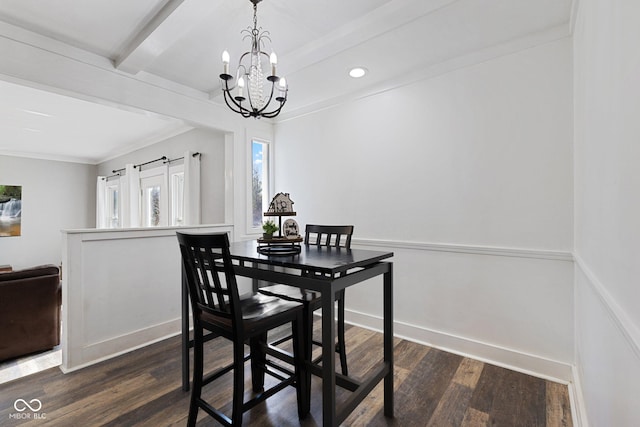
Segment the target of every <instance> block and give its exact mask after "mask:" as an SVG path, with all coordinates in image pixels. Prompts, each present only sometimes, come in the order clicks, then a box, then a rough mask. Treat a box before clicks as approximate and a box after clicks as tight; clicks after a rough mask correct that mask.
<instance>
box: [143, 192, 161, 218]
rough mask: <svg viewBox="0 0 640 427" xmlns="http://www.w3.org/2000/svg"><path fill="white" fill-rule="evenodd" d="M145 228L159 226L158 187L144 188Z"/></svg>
mask: <svg viewBox="0 0 640 427" xmlns="http://www.w3.org/2000/svg"><path fill="white" fill-rule="evenodd" d="M144 203H145V208H146V209H145V218H144V221H145V226H147V227H157V226H158V225H160V219H161V218H160V186H159V185H155V186H153V187H147V188H145V197H144Z"/></svg>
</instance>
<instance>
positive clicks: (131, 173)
mask: <svg viewBox="0 0 640 427" xmlns="http://www.w3.org/2000/svg"><path fill="white" fill-rule="evenodd" d="M125 171H126V174H125V175H124V176H123V177H120V191H121V194H122V196H121V202H122V227H123V228H136V227H140V170H139V169H138V168H134V167H133V164H132V163H128V164H127V165H126V167H125Z"/></svg>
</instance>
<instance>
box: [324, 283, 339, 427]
mask: <svg viewBox="0 0 640 427" xmlns="http://www.w3.org/2000/svg"><path fill="white" fill-rule="evenodd" d="M334 301H335V296H334V294H333V290H332V289H327V290H323V291H322V425H323V426H326V427H329V426H334V425H335V419H336V376H335V365H336V359H335V339H336V338H335V320H334V317H335V306H334Z"/></svg>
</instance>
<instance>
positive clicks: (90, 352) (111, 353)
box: [60, 319, 182, 374]
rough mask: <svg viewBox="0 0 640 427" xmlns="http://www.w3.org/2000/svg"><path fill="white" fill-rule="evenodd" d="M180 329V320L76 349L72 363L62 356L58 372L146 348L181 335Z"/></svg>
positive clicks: (83, 366) (66, 371)
mask: <svg viewBox="0 0 640 427" xmlns="http://www.w3.org/2000/svg"><path fill="white" fill-rule="evenodd" d="M181 328H182V320H181V319H174V320H169V321H167V322H164V323H161V324H158V325H153V326H150V327H148V328H144V329H140V330H137V331H133V332H131V333H128V334H124V335H120V336H118V337H114V338H110V339H108V340H104V341H101V342H97V343H93V344H88V345H85V346H84V347H82V348H81V349H76V351H75V353H76V355H77V357H76V358H75V359H74V361H73V363H70V362H69V361H68V360H66V357H65V355H64V354H63V360H62V365H61V366H60V370H61V371H62V372H63V373H65V374H66V373H68V372H73V371H77V370H79V369H82V368H86V367H87V366H91V365H95V364H96V363H100V362H102V361H105V360H109V359H112V358H114V357H117V356H120V355H122V354H125V353H128V352H130V351H133V350H137V349H140V348H143V347H147V346H149V345H151V344H154V343H156V342H159V341H162V340H165V339H167V338H171V337H173V336H176V335H178V334H179V333H181V330H182V329H181Z"/></svg>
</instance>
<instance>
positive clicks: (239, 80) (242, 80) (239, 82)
mask: <svg viewBox="0 0 640 427" xmlns="http://www.w3.org/2000/svg"><path fill="white" fill-rule="evenodd" d="M243 89H244V77H240V78H239V79H238V96H242V90H243Z"/></svg>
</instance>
